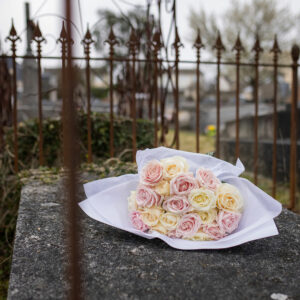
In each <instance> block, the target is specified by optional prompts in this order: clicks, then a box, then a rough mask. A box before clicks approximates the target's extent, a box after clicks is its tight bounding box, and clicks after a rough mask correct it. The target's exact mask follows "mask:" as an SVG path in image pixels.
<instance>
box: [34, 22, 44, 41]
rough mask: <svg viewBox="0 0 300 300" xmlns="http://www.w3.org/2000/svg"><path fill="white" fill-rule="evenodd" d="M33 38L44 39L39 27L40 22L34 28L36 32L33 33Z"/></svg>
mask: <svg viewBox="0 0 300 300" xmlns="http://www.w3.org/2000/svg"><path fill="white" fill-rule="evenodd" d="M33 37H34V38H35V37H36V38H40V37H42V32H41V29H40V26H39V21H37V23H36V25H35V26H34V32H33Z"/></svg>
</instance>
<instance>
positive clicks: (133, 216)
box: [129, 211, 149, 232]
mask: <svg viewBox="0 0 300 300" xmlns="http://www.w3.org/2000/svg"><path fill="white" fill-rule="evenodd" d="M129 217H130V221H131V224H132V226H133V227H134V228H135V229H137V230H140V231H143V232H145V231H147V230H149V227H148V226H147V225H146V224H145V223H144V222H143V221H142V218H141V213H140V212H138V211H133V212H131V213H130V215H129Z"/></svg>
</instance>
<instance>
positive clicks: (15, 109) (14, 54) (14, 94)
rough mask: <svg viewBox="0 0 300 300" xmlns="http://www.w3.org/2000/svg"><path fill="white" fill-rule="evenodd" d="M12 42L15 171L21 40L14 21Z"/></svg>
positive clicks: (17, 167) (15, 166)
mask: <svg viewBox="0 0 300 300" xmlns="http://www.w3.org/2000/svg"><path fill="white" fill-rule="evenodd" d="M6 39H7V40H10V41H11V51H12V65H13V76H12V80H13V84H12V85H13V93H12V95H13V127H14V171H15V172H18V170H19V158H18V112H17V101H18V99H17V67H16V51H17V48H16V42H17V41H18V40H20V37H19V36H18V35H17V32H16V29H15V26H14V23H13V21H12V24H11V29H10V32H9V36H8V37H7V38H6Z"/></svg>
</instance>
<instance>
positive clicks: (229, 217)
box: [128, 156, 243, 241]
mask: <svg viewBox="0 0 300 300" xmlns="http://www.w3.org/2000/svg"><path fill="white" fill-rule="evenodd" d="M242 209H243V198H242V195H241V193H240V191H239V190H238V189H237V188H236V187H235V186H234V185H231V184H228V183H221V181H220V180H219V179H218V178H217V177H216V176H215V175H214V174H213V172H212V171H210V170H209V169H206V168H202V167H199V168H198V169H197V170H196V174H195V176H194V174H193V173H192V172H189V166H188V163H187V161H186V159H185V158H184V157H181V156H173V157H168V158H164V159H161V160H160V161H158V160H151V161H149V162H148V163H147V164H146V165H145V166H144V167H143V169H142V172H141V176H140V182H139V185H138V187H137V189H136V190H135V191H131V194H130V196H129V198H128V211H129V216H130V220H131V223H132V225H133V226H134V227H135V228H136V229H138V230H141V231H143V232H148V231H150V230H155V231H158V232H160V233H162V234H165V235H167V236H169V237H176V238H183V239H190V240H196V241H208V240H218V239H221V238H223V237H225V236H226V235H228V234H230V233H232V232H233V231H234V230H235V229H236V228H237V227H238V224H239V221H240V219H241V216H242V214H241V213H242Z"/></svg>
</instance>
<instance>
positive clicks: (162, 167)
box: [79, 147, 281, 250]
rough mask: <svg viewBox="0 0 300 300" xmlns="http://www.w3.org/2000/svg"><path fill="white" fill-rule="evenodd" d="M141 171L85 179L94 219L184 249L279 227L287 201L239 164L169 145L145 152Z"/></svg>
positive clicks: (239, 240) (231, 242) (220, 244)
mask: <svg viewBox="0 0 300 300" xmlns="http://www.w3.org/2000/svg"><path fill="white" fill-rule="evenodd" d="M136 163H137V167H138V173H137V174H125V175H122V176H118V177H108V178H103V179H99V180H95V181H92V182H89V183H86V184H85V185H84V190H85V194H86V196H87V199H86V200H84V201H82V202H81V203H80V204H79V205H80V207H81V208H82V209H83V210H84V212H85V213H86V214H87V215H89V216H90V217H91V218H93V219H95V220H97V221H100V222H102V223H105V224H107V225H109V226H112V227H115V228H119V229H121V230H124V231H128V232H130V233H132V234H135V235H138V236H141V237H144V238H147V239H153V238H159V239H161V240H163V241H164V242H165V243H167V244H168V245H170V246H171V247H174V248H177V249H184V250H192V249H220V248H228V247H233V246H236V245H240V244H243V243H246V242H249V241H252V240H256V239H261V238H265V237H269V236H273V235H276V234H278V230H277V228H276V225H275V222H274V220H273V219H274V218H275V217H276V216H278V215H279V214H280V212H281V204H280V203H279V202H277V201H276V200H275V199H273V198H272V197H271V196H269V195H268V194H266V193H265V192H264V191H262V190H261V189H259V188H258V187H257V186H255V185H254V184H252V183H251V182H250V181H248V180H247V179H245V178H241V177H239V175H240V174H241V173H242V172H243V171H244V166H243V164H242V163H241V161H240V160H237V162H236V164H235V165H232V164H230V163H228V162H226V161H224V160H221V159H218V158H215V157H212V156H209V155H205V154H199V153H191V152H185V151H180V150H175V149H170V148H165V147H159V148H154V149H145V150H139V151H137V155H136Z"/></svg>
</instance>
